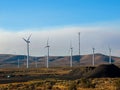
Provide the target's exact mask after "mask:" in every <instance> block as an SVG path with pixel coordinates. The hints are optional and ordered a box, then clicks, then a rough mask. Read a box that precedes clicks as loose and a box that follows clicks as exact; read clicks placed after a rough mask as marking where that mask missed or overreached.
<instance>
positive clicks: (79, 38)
mask: <svg viewBox="0 0 120 90" xmlns="http://www.w3.org/2000/svg"><path fill="white" fill-rule="evenodd" d="M78 40H79V56H80V32H79V33H78Z"/></svg>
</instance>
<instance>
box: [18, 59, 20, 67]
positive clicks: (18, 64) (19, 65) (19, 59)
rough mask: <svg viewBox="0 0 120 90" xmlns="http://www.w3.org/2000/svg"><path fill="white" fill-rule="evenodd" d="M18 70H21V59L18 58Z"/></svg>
mask: <svg viewBox="0 0 120 90" xmlns="http://www.w3.org/2000/svg"><path fill="white" fill-rule="evenodd" d="M18 68H20V59H19V58H18Z"/></svg>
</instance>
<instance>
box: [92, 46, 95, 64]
mask: <svg viewBox="0 0 120 90" xmlns="http://www.w3.org/2000/svg"><path fill="white" fill-rule="evenodd" d="M92 50H93V57H92V65H93V66H95V54H94V53H95V48H92Z"/></svg>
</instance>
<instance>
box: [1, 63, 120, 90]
mask: <svg viewBox="0 0 120 90" xmlns="http://www.w3.org/2000/svg"><path fill="white" fill-rule="evenodd" d="M109 67H110V68H111V69H114V70H117V72H119V68H118V67H116V66H114V65H111V66H109V65H107V66H104V65H102V66H98V67H75V68H64V67H63V68H58V67H57V68H49V69H47V68H30V69H25V68H19V69H15V68H11V69H10V68H9V69H1V70H0V90H120V77H118V75H116V76H115V75H114V77H109V76H107V75H108V72H107V69H108V68H109ZM101 68H102V69H101ZM110 68H109V70H110ZM102 70H104V71H102ZM114 72H115V73H116V71H114ZM100 73H102V74H101V75H100V76H101V77H95V75H96V76H98V74H100ZM111 73H112V75H113V72H111ZM87 74H89V75H87ZM88 76H89V77H88ZM90 76H92V77H90ZM93 76H94V77H93Z"/></svg>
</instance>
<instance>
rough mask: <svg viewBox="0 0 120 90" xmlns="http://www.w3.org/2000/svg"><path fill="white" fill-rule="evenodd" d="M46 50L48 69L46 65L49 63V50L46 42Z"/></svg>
mask: <svg viewBox="0 0 120 90" xmlns="http://www.w3.org/2000/svg"><path fill="white" fill-rule="evenodd" d="M46 48H47V50H48V52H47V68H48V67H49V64H48V63H49V48H50V46H49V42H48V40H47V45H46Z"/></svg>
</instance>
